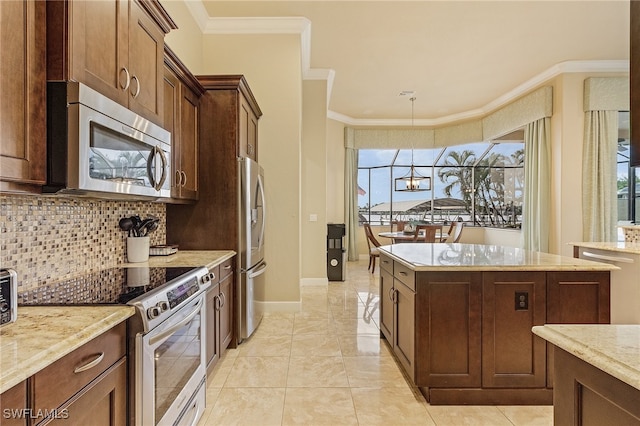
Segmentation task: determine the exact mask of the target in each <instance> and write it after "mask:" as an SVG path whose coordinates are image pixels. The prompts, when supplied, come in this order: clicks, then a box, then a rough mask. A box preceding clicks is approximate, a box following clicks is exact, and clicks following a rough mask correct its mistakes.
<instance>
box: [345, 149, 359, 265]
mask: <svg viewBox="0 0 640 426" xmlns="http://www.w3.org/2000/svg"><path fill="white" fill-rule="evenodd" d="M344 210H345V211H344V217H345V218H346V223H345V228H346V229H345V232H346V240H347V259H348V260H358V248H357V238H356V230H357V229H358V150H357V149H355V148H352V147H347V148H346V152H345V158H344Z"/></svg>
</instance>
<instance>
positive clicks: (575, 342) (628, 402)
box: [533, 325, 640, 425]
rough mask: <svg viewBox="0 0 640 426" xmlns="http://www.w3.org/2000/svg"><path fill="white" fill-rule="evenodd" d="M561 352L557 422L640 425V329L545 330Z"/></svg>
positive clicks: (544, 334) (556, 353) (560, 327)
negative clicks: (582, 421) (586, 421)
mask: <svg viewBox="0 0 640 426" xmlns="http://www.w3.org/2000/svg"><path fill="white" fill-rule="evenodd" d="M533 333H534V334H536V335H538V336H540V337H542V338H543V339H545V340H546V341H547V342H549V343H550V344H553V345H554V346H555V347H556V349H555V351H554V356H555V365H556V370H555V377H554V383H555V391H554V400H553V405H554V423H555V424H558V425H560V424H578V423H579V421H578V420H579V419H580V418H583V419H589V420H590V421H591V422H592V424H629V425H631V424H640V404H638V401H640V325H544V326H537V327H533Z"/></svg>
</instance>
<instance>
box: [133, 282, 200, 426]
mask: <svg viewBox="0 0 640 426" xmlns="http://www.w3.org/2000/svg"><path fill="white" fill-rule="evenodd" d="M204 303H205V302H204V294H202V295H200V296H198V297H197V298H195V299H194V300H193V301H191V302H190V303H188V304H187V305H185V306H184V307H183V308H181V309H180V310H179V311H178V312H176V313H175V314H173V315H172V316H171V318H170V319H168V320H166V321H165V322H163V323H162V324H161V325H159V326H158V327H156V328H154V329H153V330H151V331H149V332H148V333H146V334H140V335H138V337H137V339H136V351H137V353H138V355H137V357H136V375H137V377H136V383H137V384H138V386H137V389H136V406H137V407H138V408H139V411H138V415H139V418H137V419H136V424H140V425H154V424H155V425H165V424H166V425H173V424H174V422H175V421H176V419H179V420H180V424H183V425H193V424H196V422H197V421H198V419H199V418H200V417H201V415H202V412H203V410H204V408H205V390H206V380H205V375H206V361H205V342H204V338H205V335H204V330H205V324H204V309H203V308H204Z"/></svg>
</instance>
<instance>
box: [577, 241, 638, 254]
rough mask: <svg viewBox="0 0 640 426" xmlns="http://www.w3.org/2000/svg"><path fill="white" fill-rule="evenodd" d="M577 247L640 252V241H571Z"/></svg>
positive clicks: (619, 251) (629, 252) (631, 252)
mask: <svg viewBox="0 0 640 426" xmlns="http://www.w3.org/2000/svg"><path fill="white" fill-rule="evenodd" d="M569 244H570V245H572V246H575V247H584V248H590V249H597V250H607V251H615V252H618V253H627V254H640V242H638V243H634V242H628V241H627V242H624V241H618V242H578V243H569Z"/></svg>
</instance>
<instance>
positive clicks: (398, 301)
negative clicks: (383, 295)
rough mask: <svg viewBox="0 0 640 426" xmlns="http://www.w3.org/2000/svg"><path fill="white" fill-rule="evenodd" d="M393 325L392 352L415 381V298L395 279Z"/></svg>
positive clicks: (413, 294) (411, 292) (408, 289)
mask: <svg viewBox="0 0 640 426" xmlns="http://www.w3.org/2000/svg"><path fill="white" fill-rule="evenodd" d="M394 286H395V294H394V302H395V303H394V305H395V315H394V319H395V323H394V339H393V351H394V353H395V354H396V356H397V357H398V359H399V360H400V363H401V364H402V366H403V367H404V369H405V371H406V372H407V374H409V377H410V378H411V380H415V368H414V366H415V363H414V361H415V353H414V347H415V346H414V342H415V328H416V327H415V325H416V322H415V312H416V308H415V296H416V294H415V293H414V292H413V290H411V289H410V288H409V287H407V286H406V285H404V284H402V283H401V282H400V281H398V280H397V279H396V280H394Z"/></svg>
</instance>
